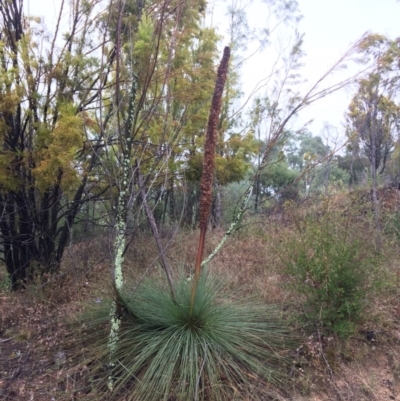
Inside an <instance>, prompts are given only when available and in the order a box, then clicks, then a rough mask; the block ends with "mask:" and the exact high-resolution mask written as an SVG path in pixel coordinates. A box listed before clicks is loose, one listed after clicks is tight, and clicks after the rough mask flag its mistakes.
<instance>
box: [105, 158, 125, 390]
mask: <svg viewBox="0 0 400 401" xmlns="http://www.w3.org/2000/svg"><path fill="white" fill-rule="evenodd" d="M128 153H130V152H126V153H125V152H124V154H123V156H122V157H123V160H122V180H121V185H120V191H119V194H118V201H117V216H116V234H115V240H114V290H115V291H116V294H115V295H116V297H115V299H114V300H113V301H112V303H111V310H110V334H109V337H108V349H109V369H110V370H111V372H110V376H109V378H108V388H109V389H110V391H112V390H113V388H114V377H113V374H112V371H113V368H114V367H115V364H116V361H115V354H116V351H117V347H118V340H119V332H120V328H121V316H120V312H119V311H118V305H117V298H118V294H120V293H121V291H122V288H123V285H124V275H123V263H124V251H125V245H126V241H125V230H126V216H127V195H128V178H129V173H130V157H129V154H128Z"/></svg>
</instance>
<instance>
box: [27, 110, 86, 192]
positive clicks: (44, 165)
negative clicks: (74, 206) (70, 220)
mask: <svg viewBox="0 0 400 401" xmlns="http://www.w3.org/2000/svg"><path fill="white" fill-rule="evenodd" d="M39 133H40V135H39V136H38V140H39V144H40V145H42V146H43V147H42V148H40V149H39V150H38V151H37V156H38V159H39V162H38V164H37V167H36V168H35V169H34V170H33V174H34V176H35V179H36V184H37V186H38V188H39V189H40V190H46V189H47V188H48V187H50V186H52V185H54V184H56V183H58V182H59V181H60V184H61V187H62V188H63V189H70V188H71V187H73V186H75V185H76V184H77V182H78V176H77V175H78V173H77V170H76V169H75V165H74V164H75V158H76V152H77V151H78V150H79V149H81V148H82V144H83V121H82V117H81V116H79V115H77V114H76V112H75V108H74V106H73V105H72V104H64V105H63V106H62V107H61V108H60V117H59V119H58V122H57V125H56V127H55V128H54V130H53V131H52V132H49V131H48V130H46V129H45V128H44V127H42V129H41V130H39ZM60 178H62V180H60Z"/></svg>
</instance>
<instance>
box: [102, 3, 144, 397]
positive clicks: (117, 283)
mask: <svg viewBox="0 0 400 401" xmlns="http://www.w3.org/2000/svg"><path fill="white" fill-rule="evenodd" d="M122 14H123V4H122V2H120V3H119V10H118V23H117V32H118V34H117V40H116V42H117V44H116V55H117V56H116V74H117V77H116V78H117V79H116V83H117V84H116V94H115V105H116V107H117V108H118V107H119V105H120V96H119V83H120V82H119V81H120V79H119V73H120V52H121V40H120V37H119V36H118V35H119V33H120V32H121V21H122ZM138 81H139V80H138V76H137V75H136V74H135V73H133V74H132V86H131V91H130V93H129V95H128V96H129V103H128V109H127V114H126V116H127V117H126V120H125V121H124V122H123V123H122V124H121V123H120V118H122V117H121V116H120V112H119V110H117V122H118V142H119V143H118V145H119V157H118V159H119V166H120V177H119V191H118V197H117V203H116V223H115V224H116V226H115V231H116V232H115V239H114V247H113V248H114V249H113V250H114V283H113V284H114V291H115V294H114V300H113V302H112V304H111V310H110V334H109V338H108V348H109V369H110V375H109V378H108V388H109V389H110V391H112V390H113V388H114V380H115V379H114V375H113V370H114V369H113V368H114V367H115V365H116V360H115V353H116V351H117V348H118V340H119V335H120V328H121V321H122V307H121V304H120V301H119V300H120V294H121V292H122V289H123V284H124V275H123V263H124V252H125V246H126V239H125V233H126V226H127V215H128V210H127V208H128V198H129V184H130V180H131V176H132V174H131V159H132V137H131V135H132V132H134V121H135V114H136V111H135V101H136V93H137V88H138Z"/></svg>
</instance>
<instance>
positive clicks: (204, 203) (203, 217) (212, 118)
mask: <svg viewBox="0 0 400 401" xmlns="http://www.w3.org/2000/svg"><path fill="white" fill-rule="evenodd" d="M229 58H230V48H229V47H228V46H227V47H225V49H224V54H223V56H222V60H221V64H220V65H219V68H218V73H217V80H216V83H215V88H214V95H213V98H212V103H211V109H210V115H209V117H208V125H207V134H206V142H205V146H204V160H203V173H202V176H201V198H200V238H199V245H198V248H197V257H196V265H195V273H194V279H193V287H192V294H191V303H190V305H191V310H192V309H193V304H194V300H195V296H196V287H197V283H198V280H199V277H200V268H201V262H202V260H203V250H204V243H205V238H206V231H207V222H208V216H209V214H210V208H211V202H212V183H213V175H214V164H215V145H216V141H217V127H218V121H219V115H220V112H221V104H222V94H223V92H224V86H225V81H226V76H227V74H228V64H229Z"/></svg>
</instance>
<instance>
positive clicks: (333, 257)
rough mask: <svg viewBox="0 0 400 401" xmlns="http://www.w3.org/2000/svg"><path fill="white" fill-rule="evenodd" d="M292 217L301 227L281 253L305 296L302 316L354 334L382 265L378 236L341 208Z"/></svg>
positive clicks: (293, 283)
mask: <svg viewBox="0 0 400 401" xmlns="http://www.w3.org/2000/svg"><path fill="white" fill-rule="evenodd" d="M292 217H293V218H294V227H295V229H294V231H292V232H291V233H290V234H289V235H288V236H287V237H286V238H285V239H284V240H283V241H282V243H281V246H280V247H279V252H280V256H281V259H282V261H283V262H284V265H285V268H286V272H287V273H288V274H289V276H290V283H291V288H292V289H294V290H295V291H296V292H298V293H300V294H301V295H302V296H303V297H304V300H305V302H304V305H303V308H302V310H303V314H302V316H303V317H306V319H307V321H308V322H309V323H312V324H314V325H315V324H317V325H319V326H322V327H324V328H325V329H329V330H332V331H333V332H335V333H337V334H338V335H342V336H346V335H348V334H351V332H352V331H353V329H354V324H355V323H356V322H357V321H358V320H359V318H360V316H361V313H362V311H363V309H364V307H365V304H366V299H367V298H366V297H367V294H368V291H369V289H370V288H371V286H372V284H373V281H374V280H373V275H374V271H375V267H376V266H377V264H378V255H377V253H376V252H375V247H374V235H373V234H372V233H371V234H368V233H367V232H368V228H366V227H363V226H361V225H360V224H358V225H357V224H356V223H355V221H356V219H353V218H352V216H350V215H348V214H347V215H346V216H344V215H342V214H341V213H340V212H339V211H336V210H329V209H326V210H323V211H322V212H321V211H312V212H309V213H306V215H303V216H300V212H297V213H296V212H295V213H292Z"/></svg>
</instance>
